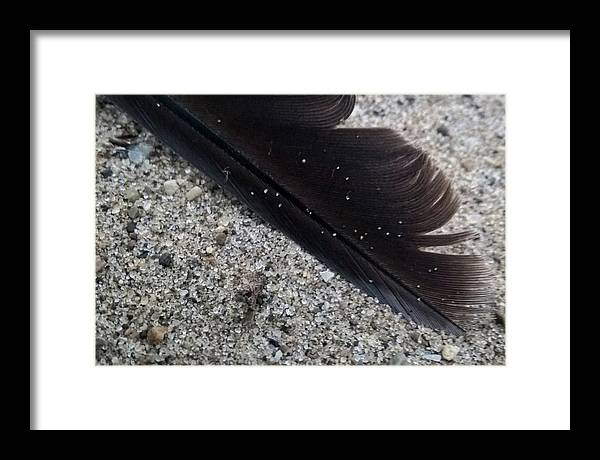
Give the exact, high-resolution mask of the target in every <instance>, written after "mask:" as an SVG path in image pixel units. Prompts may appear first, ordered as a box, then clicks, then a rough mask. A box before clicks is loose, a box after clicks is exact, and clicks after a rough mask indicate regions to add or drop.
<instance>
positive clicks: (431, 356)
mask: <svg viewBox="0 0 600 460" xmlns="http://www.w3.org/2000/svg"><path fill="white" fill-rule="evenodd" d="M422 358H423V359H426V360H427V361H434V362H436V363H439V362H440V361H442V356H441V355H438V354H437V353H435V354H434V353H427V354H424V355H423V356H422Z"/></svg>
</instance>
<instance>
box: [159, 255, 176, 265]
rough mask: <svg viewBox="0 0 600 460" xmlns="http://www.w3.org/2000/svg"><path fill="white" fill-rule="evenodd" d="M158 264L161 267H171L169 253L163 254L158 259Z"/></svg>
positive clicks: (171, 257)
mask: <svg viewBox="0 0 600 460" xmlns="http://www.w3.org/2000/svg"><path fill="white" fill-rule="evenodd" d="M158 263H159V264H161V265H162V266H163V267H171V266H173V256H172V255H171V254H169V253H164V254H162V255H161V256H160V257H159V258H158Z"/></svg>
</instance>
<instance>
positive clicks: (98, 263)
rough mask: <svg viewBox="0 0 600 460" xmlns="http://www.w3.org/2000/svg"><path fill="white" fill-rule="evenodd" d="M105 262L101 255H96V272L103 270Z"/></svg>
mask: <svg viewBox="0 0 600 460" xmlns="http://www.w3.org/2000/svg"><path fill="white" fill-rule="evenodd" d="M105 265H106V264H105V263H104V261H103V260H102V258H101V257H100V256H96V273H100V272H102V270H104V267H105Z"/></svg>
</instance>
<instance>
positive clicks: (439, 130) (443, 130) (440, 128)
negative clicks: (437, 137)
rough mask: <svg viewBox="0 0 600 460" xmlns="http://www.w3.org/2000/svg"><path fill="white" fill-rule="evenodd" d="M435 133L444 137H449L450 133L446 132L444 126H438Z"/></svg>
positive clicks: (446, 129)
mask: <svg viewBox="0 0 600 460" xmlns="http://www.w3.org/2000/svg"><path fill="white" fill-rule="evenodd" d="M436 131H437V132H438V133H439V134H441V135H442V136H444V137H448V136H450V132H449V131H448V128H446V127H445V126H444V125H440V126H438V128H437V130H436Z"/></svg>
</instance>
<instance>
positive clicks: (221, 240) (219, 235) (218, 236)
mask: <svg viewBox="0 0 600 460" xmlns="http://www.w3.org/2000/svg"><path fill="white" fill-rule="evenodd" d="M219 228H222V227H219ZM215 241H216V242H217V243H218V244H220V245H221V246H223V245H224V244H225V241H227V234H226V233H225V232H224V231H219V229H217V232H216V233H215Z"/></svg>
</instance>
